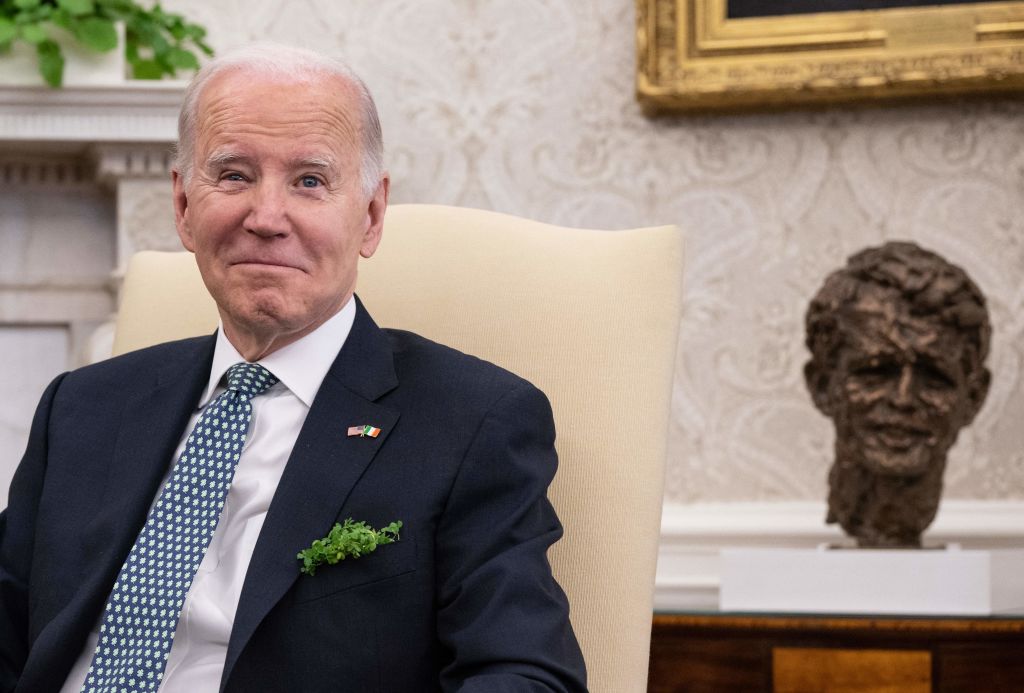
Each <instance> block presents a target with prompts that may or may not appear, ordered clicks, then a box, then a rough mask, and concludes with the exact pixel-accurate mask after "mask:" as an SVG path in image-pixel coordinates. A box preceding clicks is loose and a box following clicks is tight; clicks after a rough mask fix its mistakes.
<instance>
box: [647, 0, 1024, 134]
mask: <svg viewBox="0 0 1024 693" xmlns="http://www.w3.org/2000/svg"><path fill="white" fill-rule="evenodd" d="M770 1H771V0H766V2H770ZM728 2H729V0H636V8H637V75H636V90H637V98H638V99H639V101H640V103H641V105H642V106H643V108H644V110H645V111H646V112H648V113H652V114H654V113H659V112H666V111H668V112H671V111H677V112H678V111H713V110H730V109H731V110H735V109H744V108H746V109H750V108H770V107H784V106H788V105H800V104H813V103H819V104H822V103H825V104H827V103H839V102H848V101H856V100H868V99H894V98H902V97H911V96H917V95H935V94H963V93H968V92H984V91H989V92H1009V91H1014V90H1022V89H1024V2H965V3H954V4H946V5H941V6H926V7H900V8H893V9H881V10H854V11H843V12H819V13H814V14H791V15H782V16H764V17H747V18H743V19H735V18H730V17H729V13H728V9H729V8H728ZM850 5H851V6H858V3H857V2H854V1H852V0H851V3H850ZM1022 93H1024V92H1022Z"/></svg>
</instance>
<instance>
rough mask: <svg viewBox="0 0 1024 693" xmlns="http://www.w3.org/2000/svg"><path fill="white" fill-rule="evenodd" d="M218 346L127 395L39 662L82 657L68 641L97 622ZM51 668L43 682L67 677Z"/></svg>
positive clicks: (173, 364) (175, 358)
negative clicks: (95, 503) (94, 506)
mask: <svg viewBox="0 0 1024 693" xmlns="http://www.w3.org/2000/svg"><path fill="white" fill-rule="evenodd" d="M214 343H215V339H214V338H213V337H210V338H206V339H202V340H195V341H193V342H192V343H190V344H186V345H183V348H182V349H181V350H179V351H176V352H168V353H169V354H171V356H169V357H168V358H169V361H168V362H167V363H166V364H164V365H162V366H161V367H160V368H159V369H158V370H157V372H156V374H155V377H154V378H152V379H151V380H149V381H148V382H140V383H138V385H137V386H136V387H134V389H133V390H132V391H131V394H129V395H128V396H127V398H126V401H125V405H124V409H123V412H122V415H121V419H120V421H119V422H118V424H117V425H116V426H112V427H111V429H110V435H112V436H113V435H116V436H117V442H116V444H115V446H114V454H113V458H112V459H111V462H110V466H109V472H108V474H107V476H106V478H105V479H103V480H97V481H98V483H97V484H96V485H95V486H94V487H93V488H89V489H83V493H96V494H100V495H101V497H102V502H101V503H100V505H99V507H100V510H99V512H98V513H97V514H96V515H95V516H94V517H93V518H92V519H90V520H89V521H87V522H86V523H85V524H84V525H83V526H82V528H81V530H80V531H79V533H78V539H79V542H80V545H81V549H82V553H81V555H82V562H81V563H80V565H79V569H78V570H77V571H75V570H71V571H69V572H68V574H67V579H66V580H63V581H62V584H61V585H52V586H51V589H54V590H57V589H62V590H64V592H65V593H66V594H67V600H66V602H65V605H64V606H63V607H62V608H61V609H60V611H59V612H57V613H56V614H55V616H54V617H53V618H52V619H51V620H50V621H49V623H47V625H46V626H44V627H43V629H42V631H41V632H40V634H39V637H38V638H37V641H36V643H35V645H34V651H35V653H38V654H39V660H38V661H39V662H47V661H49V662H51V663H52V662H53V661H56V660H54V659H48V658H47V656H43V653H45V652H51V653H53V652H56V653H57V654H56V657H57V658H59V659H61V660H66V661H67V666H68V667H70V666H71V662H72V661H73V660H74V657H75V656H77V654H78V652H77V650H76V649H75V647H73V646H69V643H81V642H83V641H84V640H85V637H86V635H87V634H88V632H89V629H90V628H92V626H93V624H94V623H95V619H96V618H97V617H98V616H99V614H100V612H101V610H102V608H103V604H104V603H105V602H106V599H107V597H108V596H109V594H110V588H111V586H112V585H113V583H114V579H115V578H116V577H117V573H118V571H119V570H120V569H121V565H122V564H123V563H124V559H125V557H126V556H127V555H128V551H129V550H130V549H131V547H132V544H134V542H135V538H136V536H137V535H138V532H139V529H140V528H141V527H142V524H143V523H144V522H145V520H146V516H147V514H148V512H149V506H150V503H151V502H152V500H153V497H154V495H155V494H156V491H157V488H158V486H159V484H160V481H161V479H162V478H163V476H164V474H165V472H166V470H167V469H168V466H169V465H170V464H171V462H172V460H171V456H172V455H173V454H174V450H175V448H176V447H177V444H178V442H179V440H180V439H181V434H182V432H183V430H184V428H185V426H186V425H187V423H188V418H189V416H190V414H191V413H192V411H193V410H194V409H195V406H196V403H197V402H198V400H199V397H200V395H201V393H202V390H203V387H204V386H205V385H206V383H207V381H208V380H209V375H210V361H211V359H212V358H213V347H214ZM30 664H31V662H30ZM47 669H48V670H47V671H40V672H39V674H40V675H41V676H44V677H45V676H54V675H57V674H61V675H62V672H65V671H66V669H62V668H61V667H60V666H49V667H48V668H47ZM54 684H55V686H56V687H59V685H60V684H59V682H57V681H54ZM56 687H55V688H54V689H53V690H56ZM43 688H47V686H43ZM41 690H42V689H41Z"/></svg>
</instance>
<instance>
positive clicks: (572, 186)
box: [164, 0, 1024, 503]
mask: <svg viewBox="0 0 1024 693" xmlns="http://www.w3.org/2000/svg"><path fill="white" fill-rule="evenodd" d="M164 4H165V6H166V7H168V8H169V9H173V10H177V11H182V12H187V13H188V14H189V15H190V17H192V18H195V19H197V20H199V21H201V22H203V23H205V24H206V25H207V26H208V27H209V28H210V29H211V36H210V39H211V42H212V44H213V45H214V46H215V47H216V48H218V49H221V50H223V49H227V48H229V47H232V46H234V45H237V44H239V43H243V42H246V41H249V40H253V39H263V38H269V39H273V40H277V41H281V42H285V43H295V44H299V45H305V46H312V47H317V48H319V49H321V50H323V51H324V52H327V53H331V54H335V55H338V56H342V57H345V58H346V59H347V60H348V61H349V62H350V63H351V64H352V65H353V66H354V67H355V68H356V70H357V71H359V72H360V73H361V74H362V75H363V76H364V77H365V78H366V80H367V82H368V83H369V84H370V87H371V89H372V90H373V92H374V94H375V96H376V98H377V101H378V105H379V107H380V109H381V112H382V118H383V124H384V131H385V141H386V146H387V149H388V161H389V168H390V170H391V172H392V176H393V179H394V188H393V193H394V194H393V201H395V202H436V203H445V204H457V205H467V206H475V207H484V208H489V209H495V210H499V211H504V212H509V213H513V214H518V215H523V216H528V217H533V218H536V219H540V220H543V221H548V222H553V223H559V224H565V225H575V226H584V227H593V228H627V227H637V226H646V225H657V224H663V223H675V224H678V225H679V226H681V227H683V228H684V229H685V230H686V232H687V234H688V239H689V253H688V255H689V257H688V261H687V279H686V286H685V292H686V306H685V316H684V320H683V327H682V336H681V339H680V343H679V364H678V368H677V375H676V379H675V383H674V389H675V401H674V415H673V426H672V432H671V445H670V461H669V476H668V489H667V498H668V500H669V501H675V502H682V503H689V502H698V501H756V500H800V499H803V500H818V499H822V498H824V494H825V488H826V481H825V478H826V470H827V468H828V465H829V464H830V462H831V446H832V432H831V425H830V423H829V422H828V421H827V420H826V419H824V418H823V417H822V416H821V415H820V414H818V413H817V412H816V410H814V408H813V407H812V405H811V404H810V401H809V398H808V396H807V394H806V392H805V390H804V386H803V382H802V379H801V368H802V365H803V362H804V361H805V360H806V357H807V354H806V352H805V350H804V347H803V323H802V321H803V312H804V310H805V307H806V305H807V302H808V301H809V299H810V297H811V295H812V294H813V293H814V292H815V291H816V289H817V288H818V286H820V284H821V282H822V280H823V278H824V276H825V275H826V274H827V273H828V272H829V271H830V270H832V269H834V268H836V267H838V266H840V265H841V264H843V262H844V261H845V258H846V257H847V256H848V255H849V254H851V253H853V252H854V251H856V250H859V249H861V248H862V247H865V246H867V245H871V244H877V243H880V242H882V241H884V240H886V239H890V238H907V239H911V240H914V241H917V242H918V243H920V244H922V245H924V246H926V247H928V248H930V249H932V250H935V251H937V252H939V253H941V254H942V255H944V256H946V257H947V258H948V259H950V260H952V261H954V262H956V263H958V264H960V265H962V266H963V267H964V268H966V269H967V271H968V272H969V273H970V274H971V275H972V277H973V278H974V279H975V281H976V282H977V283H978V284H979V285H980V286H981V287H982V289H983V290H984V291H985V292H986V294H987V295H988V297H989V299H990V304H991V312H992V318H993V324H994V326H995V336H994V344H993V353H992V356H991V357H990V362H989V365H990V367H991V368H992V370H993V372H994V375H995V379H994V380H995V382H994V384H993V387H992V390H991V393H990V395H989V398H988V401H987V403H986V405H985V407H984V409H983V411H982V413H981V414H980V416H979V417H978V419H977V420H976V421H975V423H974V424H973V426H972V427H971V428H969V429H967V430H966V431H965V432H964V433H963V434H962V435H961V438H960V441H959V443H958V444H957V446H956V448H954V451H953V454H952V458H951V461H950V467H949V470H948V472H947V477H946V479H947V487H948V492H947V496H948V497H956V498H971V499H1004V498H1024V427H1022V426H1021V422H1022V421H1024V388H1022V373H1021V371H1022V366H1024V363H1022V362H1024V281H1022V275H1024V215H1022V214H1021V212H1022V211H1024V102H1020V101H1012V100H1009V101H981V102H978V101H974V102H960V101H954V100H949V101H948V102H946V103H942V104H932V105H911V106H902V107H891V108H865V109H833V110H828V111H819V112H814V113H806V112H805V113H788V114H771V115H765V114H753V115H743V116H728V117H721V116H715V117H712V116H706V117H685V118H675V119H663V120H649V119H647V118H645V117H644V116H642V115H641V113H640V111H639V108H638V107H637V105H636V103H635V101H634V98H633V74H634V54H633V51H634V48H633V31H634V28H633V27H634V20H633V11H634V10H633V1H632V0H514V1H513V0H347V1H345V2H338V1H337V0H289V2H280V1H278V0H223V1H222V2H219V3H209V2H206V0H166V2H165V3H164Z"/></svg>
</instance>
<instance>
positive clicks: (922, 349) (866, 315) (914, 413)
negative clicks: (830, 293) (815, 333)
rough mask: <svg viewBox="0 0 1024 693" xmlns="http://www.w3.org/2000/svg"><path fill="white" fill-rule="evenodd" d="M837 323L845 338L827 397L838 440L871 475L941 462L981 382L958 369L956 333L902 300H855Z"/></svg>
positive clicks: (976, 400) (960, 343) (914, 472)
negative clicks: (912, 310)
mask: <svg viewBox="0 0 1024 693" xmlns="http://www.w3.org/2000/svg"><path fill="white" fill-rule="evenodd" d="M839 325H840V329H842V330H843V331H844V335H845V343H844V346H843V347H842V350H841V352H840V358H839V364H838V368H837V372H836V373H835V374H834V375H833V377H832V378H831V379H830V385H829V393H828V400H829V402H830V409H831V411H830V412H829V414H830V415H831V416H832V418H833V419H834V420H835V424H836V435H837V436H838V438H839V443H840V445H841V446H843V447H845V448H846V449H847V450H852V451H854V455H855V456H856V458H857V459H859V461H860V463H861V464H863V466H864V467H865V468H867V469H868V470H869V471H871V472H873V473H876V474H882V475H888V476H903V477H914V476H919V475H921V474H923V473H925V472H926V471H928V470H929V469H930V468H934V467H935V466H936V465H938V466H940V468H941V467H943V466H944V464H945V459H946V454H947V452H948V451H949V448H950V447H951V446H952V445H953V442H954V441H955V440H956V435H957V433H958V431H959V430H960V428H961V427H962V426H964V425H966V424H967V423H969V422H970V421H971V420H972V419H973V418H974V415H975V414H976V413H977V410H978V408H980V406H981V401H982V400H983V399H984V394H985V387H984V386H987V380H985V381H984V386H983V385H982V384H981V381H979V379H978V376H973V377H972V374H970V373H966V372H965V371H964V366H963V364H964V358H963V355H964V349H965V348H966V343H965V338H964V336H963V334H961V333H959V332H957V331H956V330H955V329H953V328H952V327H949V326H946V325H943V324H941V323H939V322H938V321H937V320H936V319H935V318H934V317H932V318H923V317H921V316H917V315H911V314H910V311H909V310H908V307H907V306H906V305H904V304H903V302H902V301H892V302H888V303H886V302H885V301H882V302H880V303H879V302H873V301H870V300H868V301H861V303H860V304H858V305H857V306H853V307H851V308H850V309H848V310H847V311H844V314H843V316H842V317H841V318H840V322H839ZM976 371H978V372H983V371H982V366H981V364H978V365H977V369H976Z"/></svg>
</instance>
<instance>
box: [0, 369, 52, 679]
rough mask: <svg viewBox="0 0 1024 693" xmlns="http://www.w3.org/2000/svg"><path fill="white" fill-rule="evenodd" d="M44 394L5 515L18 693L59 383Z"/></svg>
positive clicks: (2, 557) (2, 614)
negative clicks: (39, 512) (49, 434)
mask: <svg viewBox="0 0 1024 693" xmlns="http://www.w3.org/2000/svg"><path fill="white" fill-rule="evenodd" d="M63 377H64V376H60V377H58V378H57V379H56V380H54V381H53V382H52V383H50V386H49V387H48V388H47V389H46V392H45V393H43V397H42V400H41V401H40V402H39V406H38V408H37V409H36V414H35V418H34V419H33V421H32V430H31V433H30V434H29V440H28V446H27V448H26V449H25V455H24V457H22V460H21V464H20V465H19V466H18V470H17V471H16V472H15V474H14V479H13V480H12V481H11V488H10V494H9V496H8V503H7V508H6V509H5V510H4V511H3V512H2V513H0V691H2V692H3V693H7V692H8V691H12V690H14V687H15V686H16V685H17V684H18V678H19V677H20V676H21V671H22V669H23V668H24V666H25V660H26V658H27V657H28V646H29V642H28V638H29V634H28V611H29V601H28V581H29V571H30V570H31V563H32V552H33V538H34V534H35V517H36V510H37V508H38V504H39V497H40V495H41V493H42V488H43V477H44V474H45V472H46V454H47V452H46V451H47V442H46V441H47V429H48V428H49V419H50V408H51V406H52V404H53V398H54V395H55V393H56V391H57V388H58V386H59V385H60V381H61V380H62V379H63Z"/></svg>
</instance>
